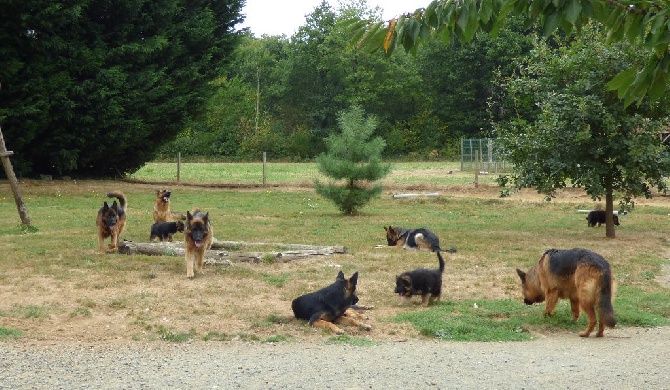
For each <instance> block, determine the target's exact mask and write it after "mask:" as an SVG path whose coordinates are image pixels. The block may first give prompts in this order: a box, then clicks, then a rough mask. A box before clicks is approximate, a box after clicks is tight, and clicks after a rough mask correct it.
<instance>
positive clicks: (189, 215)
mask: <svg viewBox="0 0 670 390" xmlns="http://www.w3.org/2000/svg"><path fill="white" fill-rule="evenodd" d="M192 219H193V216H192V215H191V212H190V211H187V212H186V220H187V221H188V222H189V223H190V222H191V220H192Z"/></svg>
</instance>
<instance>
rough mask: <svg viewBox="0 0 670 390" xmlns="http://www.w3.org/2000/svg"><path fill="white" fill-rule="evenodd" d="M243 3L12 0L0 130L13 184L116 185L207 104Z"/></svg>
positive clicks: (1, 68)
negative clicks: (101, 181) (30, 180)
mask: <svg viewBox="0 0 670 390" xmlns="http://www.w3.org/2000/svg"><path fill="white" fill-rule="evenodd" d="M243 3H244V1H243V0H189V1H183V0H123V1H113V2H112V1H107V0H72V1H54V0H7V1H3V2H2V4H1V5H0V13H1V14H2V15H3V16H2V18H0V41H2V45H0V83H1V85H2V87H1V89H0V124H2V128H3V131H4V133H5V140H6V142H7V144H8V147H9V148H11V149H12V150H14V151H15V152H16V154H15V156H14V157H13V164H14V167H15V169H16V170H17V171H18V172H19V173H20V174H25V175H37V174H56V175H69V174H71V173H72V172H77V173H78V174H80V175H87V176H111V175H123V174H124V173H127V172H129V171H132V170H135V169H137V168H139V167H140V166H141V165H142V164H144V163H145V162H146V161H148V160H149V159H151V158H152V157H153V155H154V152H155V150H156V149H157V148H158V147H160V146H161V145H163V144H165V143H166V142H168V141H171V140H172V139H173V138H174V137H175V136H176V135H177V134H178V133H179V131H181V130H182V129H183V128H184V127H185V124H186V123H187V121H188V120H189V119H190V118H193V117H195V116H196V115H198V114H199V113H200V112H201V110H202V109H203V108H204V106H205V102H206V101H207V97H208V91H209V90H210V89H211V84H209V82H210V81H211V80H212V79H214V78H215V76H217V74H218V72H219V71H220V65H221V64H222V63H223V62H225V61H226V60H227V59H228V55H229V53H230V51H231V50H232V48H233V46H234V44H235V41H236V37H237V33H235V31H234V30H233V27H234V26H235V24H237V23H239V22H240V21H241V16H240V11H241V8H242V5H243Z"/></svg>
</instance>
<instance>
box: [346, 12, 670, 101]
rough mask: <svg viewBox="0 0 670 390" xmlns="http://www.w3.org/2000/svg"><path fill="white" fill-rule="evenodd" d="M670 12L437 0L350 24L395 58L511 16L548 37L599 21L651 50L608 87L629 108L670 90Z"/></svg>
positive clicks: (360, 38) (494, 27) (491, 27)
mask: <svg viewBox="0 0 670 390" xmlns="http://www.w3.org/2000/svg"><path fill="white" fill-rule="evenodd" d="M669 8H670V2H669V1H668V0H648V1H625V0H564V1H556V0H532V1H529V0H466V1H463V0H433V1H432V2H430V3H429V4H428V5H427V6H426V7H425V8H419V9H417V10H415V11H413V12H408V13H406V14H403V15H399V16H398V17H396V18H393V19H391V20H390V21H379V22H375V23H370V22H369V21H368V20H360V19H355V18H351V19H349V20H348V22H345V24H346V26H348V28H349V31H350V32H351V34H353V35H352V40H353V42H354V43H355V44H356V45H357V46H358V47H365V48H368V49H372V50H376V49H383V50H384V51H385V52H386V53H392V52H393V51H394V49H396V48H398V47H402V48H404V49H405V50H406V51H416V49H417V48H418V46H420V45H421V44H424V43H426V42H427V41H429V40H431V39H434V38H435V37H439V38H441V39H442V40H443V41H447V42H448V41H451V40H453V39H454V38H457V39H459V40H461V41H462V42H469V41H470V40H472V38H473V37H474V36H475V33H476V32H477V31H480V30H482V31H486V32H490V33H493V34H496V33H497V32H498V31H499V30H500V28H501V26H502V25H503V23H504V22H505V21H506V20H507V19H508V17H509V16H510V15H521V16H524V17H526V18H527V20H528V22H529V23H531V24H532V23H539V24H540V25H541V27H542V30H543V32H544V35H545V36H549V35H550V34H552V33H553V32H554V31H556V30H557V29H559V28H560V29H562V30H563V31H565V32H567V33H570V32H573V31H577V32H579V31H581V30H582V28H583V27H584V25H585V24H586V23H587V22H588V21H589V20H597V21H599V22H600V23H602V24H603V26H604V29H605V31H604V32H605V34H606V36H607V39H608V40H610V41H620V40H627V41H629V42H641V43H642V45H644V47H645V48H647V49H648V55H647V61H646V63H645V64H644V65H643V66H641V67H637V68H630V69H627V70H624V71H622V72H620V73H619V74H618V75H616V76H615V77H614V78H613V79H612V80H611V81H610V83H609V84H608V87H609V88H611V89H613V90H617V92H618V95H619V98H621V99H623V100H624V104H625V105H629V104H630V103H632V102H637V103H638V104H639V103H640V102H641V101H642V99H643V98H644V97H645V96H647V95H648V96H650V97H651V98H652V99H654V100H655V99H658V98H659V97H661V96H662V95H663V94H664V92H665V90H666V88H667V83H668V78H667V74H668V66H669V65H670V50H669V45H670V13H669V12H668V9H669Z"/></svg>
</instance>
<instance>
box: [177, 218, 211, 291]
mask: <svg viewBox="0 0 670 390" xmlns="http://www.w3.org/2000/svg"><path fill="white" fill-rule="evenodd" d="M213 241H214V230H213V229H212V224H211V223H210V221H209V213H207V214H203V213H202V211H200V209H194V210H193V213H190V212H188V211H187V212H186V226H185V228H184V245H185V247H186V277H188V278H192V277H194V276H195V274H194V272H193V269H194V268H195V270H197V271H198V272H202V263H203V260H204V258H205V250H207V249H209V248H211V247H212V242H213Z"/></svg>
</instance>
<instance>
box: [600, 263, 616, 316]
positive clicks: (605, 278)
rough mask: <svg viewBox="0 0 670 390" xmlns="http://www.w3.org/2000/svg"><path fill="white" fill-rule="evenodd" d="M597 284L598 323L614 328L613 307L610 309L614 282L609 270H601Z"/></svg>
mask: <svg viewBox="0 0 670 390" xmlns="http://www.w3.org/2000/svg"><path fill="white" fill-rule="evenodd" d="M599 282H600V298H599V302H598V312H599V313H598V314H599V316H600V321H601V322H602V323H604V324H605V325H606V326H607V327H608V328H614V326H615V325H616V315H615V314H614V307H612V299H613V296H614V281H613V280H612V273H611V272H610V270H609V269H605V270H603V272H602V274H601V275H600V281H599Z"/></svg>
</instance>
